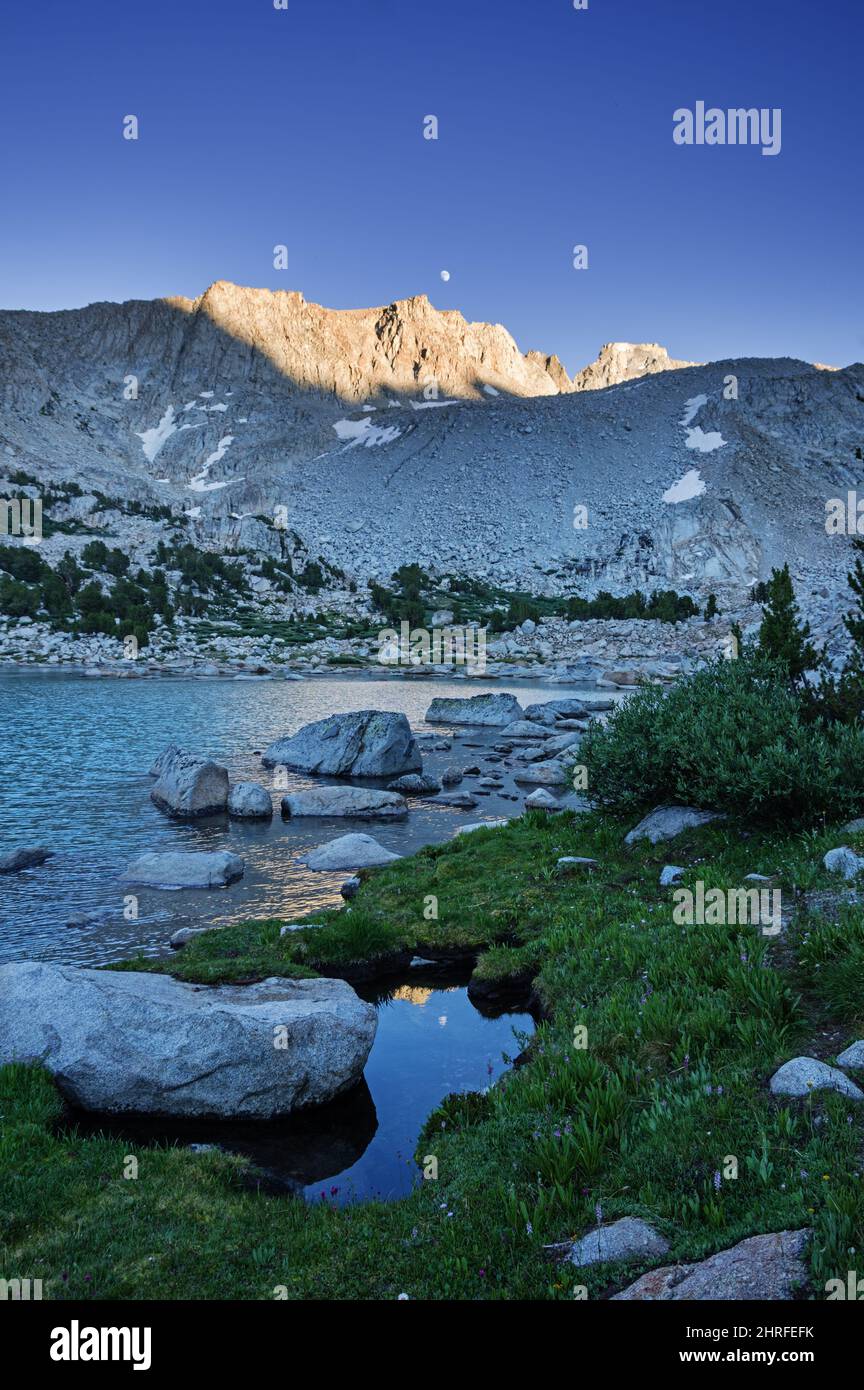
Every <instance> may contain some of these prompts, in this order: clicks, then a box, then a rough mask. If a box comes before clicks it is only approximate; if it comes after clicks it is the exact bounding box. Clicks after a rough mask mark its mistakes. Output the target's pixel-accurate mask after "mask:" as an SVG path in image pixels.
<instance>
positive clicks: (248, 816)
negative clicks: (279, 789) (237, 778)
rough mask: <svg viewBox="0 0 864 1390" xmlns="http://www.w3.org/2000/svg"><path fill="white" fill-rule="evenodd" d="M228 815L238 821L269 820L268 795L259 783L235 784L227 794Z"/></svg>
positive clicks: (269, 801)
mask: <svg viewBox="0 0 864 1390" xmlns="http://www.w3.org/2000/svg"><path fill="white" fill-rule="evenodd" d="M228 814H229V816H235V817H236V818H237V819H238V820H269V819H270V817H271V816H272V815H273V802H272V801H271V799H270V793H269V792H268V790H267V788H266V787H264V786H262V785H261V783H260V782H235V783H234V785H233V786H232V788H231V790H230V792H229V793H228Z"/></svg>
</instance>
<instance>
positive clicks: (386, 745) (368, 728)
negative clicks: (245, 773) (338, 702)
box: [261, 709, 423, 777]
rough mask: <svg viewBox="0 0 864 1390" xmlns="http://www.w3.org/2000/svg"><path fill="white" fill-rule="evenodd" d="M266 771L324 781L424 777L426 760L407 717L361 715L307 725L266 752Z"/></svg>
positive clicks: (360, 712) (366, 712) (374, 712)
mask: <svg viewBox="0 0 864 1390" xmlns="http://www.w3.org/2000/svg"><path fill="white" fill-rule="evenodd" d="M261 761H262V762H263V764H264V766H265V767H280V766H281V767H289V768H291V769H292V770H293V771H295V772H311V773H315V774H317V775H318V776H321V777H398V776H399V774H400V773H402V772H420V771H422V768H423V759H422V757H421V756H420V750H419V748H418V746H417V740H416V739H415V738H414V735H413V734H412V732H411V726H410V724H409V723H408V720H407V719H406V717H405V715H404V714H390V713H386V712H384V711H381V710H375V709H361V710H357V711H356V712H354V713H352V714H331V715H330V716H329V717H328V718H327V719H317V720H316V721H315V722H314V724H305V725H304V726H303V728H302V729H300V730H298V732H297V733H296V734H292V735H291V736H290V737H287V738H280V739H277V740H276V742H275V743H271V744H270V746H269V748H266V749H265V750H264V753H263V754H262V757H261Z"/></svg>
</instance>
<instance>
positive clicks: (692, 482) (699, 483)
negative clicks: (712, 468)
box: [663, 468, 706, 502]
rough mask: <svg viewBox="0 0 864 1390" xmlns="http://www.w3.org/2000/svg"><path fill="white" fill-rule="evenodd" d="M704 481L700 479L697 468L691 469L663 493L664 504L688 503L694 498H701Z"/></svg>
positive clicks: (704, 485)
mask: <svg viewBox="0 0 864 1390" xmlns="http://www.w3.org/2000/svg"><path fill="white" fill-rule="evenodd" d="M705 487H706V484H705V480H704V478H702V476H701V474H700V472H699V469H698V468H691V469H690V470H689V471H688V472H687V473H685V474H684V477H683V478H679V479H678V481H677V483H673V484H672V486H671V487H670V488H667V489H666V491H665V492H664V493H663V501H664V502H689V501H691V499H692V498H694V497H701V496H702V493H703V492H704V491H705Z"/></svg>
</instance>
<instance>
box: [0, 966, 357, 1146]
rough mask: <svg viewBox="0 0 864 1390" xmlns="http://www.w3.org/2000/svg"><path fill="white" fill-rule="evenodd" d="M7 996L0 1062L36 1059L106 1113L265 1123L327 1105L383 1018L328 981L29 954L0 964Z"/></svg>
mask: <svg viewBox="0 0 864 1390" xmlns="http://www.w3.org/2000/svg"><path fill="white" fill-rule="evenodd" d="M0 998H2V1000H3V1008H2V1009H0V1062H3V1063H5V1062H12V1061H19V1062H25V1061H38V1062H39V1063H40V1065H41V1066H43V1067H45V1068H46V1069H47V1070H48V1071H49V1072H50V1073H51V1075H52V1076H53V1077H54V1080H55V1082H56V1084H57V1086H58V1088H59V1090H60V1091H61V1093H62V1094H63V1096H65V1098H66V1099H67V1100H68V1101H70V1102H71V1103H73V1104H75V1105H79V1106H81V1107H82V1108H84V1109H85V1110H94V1111H99V1112H109V1113H118V1112H119V1113H129V1112H132V1113H135V1114H143V1115H165V1116H183V1117H187V1118H189V1117H204V1116H220V1117H223V1118H225V1119H261V1120H264V1119H270V1118H273V1117H275V1116H278V1115H289V1114H291V1113H292V1111H294V1110H298V1109H301V1108H306V1107H308V1106H311V1105H320V1104H323V1103H324V1102H325V1101H328V1100H331V1099H332V1098H333V1097H334V1096H336V1095H339V1094H340V1092H342V1091H345V1090H347V1089H348V1088H349V1087H350V1086H352V1085H354V1083H355V1082H356V1081H358V1080H359V1079H360V1077H361V1075H362V1073H363V1068H364V1066H365V1065H366V1059H367V1057H368V1056H369V1051H370V1049H371V1047H372V1043H373V1040H374V1038H375V1029H376V1023H377V1015H376V1012H375V1009H374V1008H372V1006H371V1005H369V1004H364V1003H363V1002H362V1001H361V1000H360V999H358V997H357V995H356V994H355V993H354V991H353V989H351V987H350V986H349V985H347V984H345V983H344V981H342V980H330V979H327V980H324V979H322V980H285V979H280V978H273V979H268V980H262V981H261V983H260V984H254V985H223V986H221V987H219V988H212V987H205V986H200V985H191V984H186V983H184V982H182V981H180V980H174V979H172V978H171V977H170V976H168V975H155V974H149V973H144V972H133V971H111V970H86V969H79V968H76V967H73V966H64V965H54V964H43V963H40V962H35V961H29V962H23V963H16V964H13V965H5V966H2V967H0ZM118 1039H120V1040H122V1041H121V1045H118Z"/></svg>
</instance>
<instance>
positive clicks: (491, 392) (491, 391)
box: [483, 386, 501, 396]
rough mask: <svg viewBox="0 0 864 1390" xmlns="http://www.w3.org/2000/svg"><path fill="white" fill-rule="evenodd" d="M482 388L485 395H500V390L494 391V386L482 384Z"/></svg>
mask: <svg viewBox="0 0 864 1390" xmlns="http://www.w3.org/2000/svg"><path fill="white" fill-rule="evenodd" d="M483 390H484V391H485V392H486V395H487V396H500V395H501V392H500V391H496V390H495V387H494V386H484V387H483Z"/></svg>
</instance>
